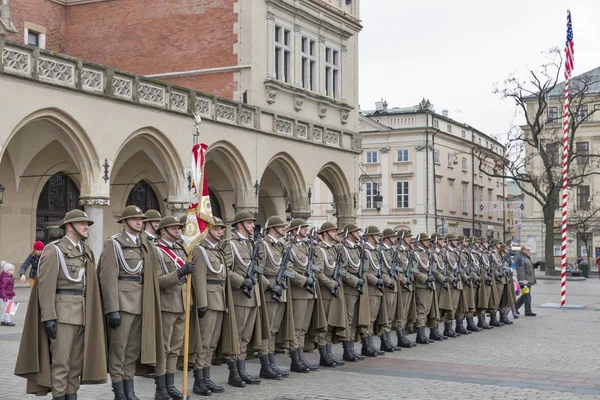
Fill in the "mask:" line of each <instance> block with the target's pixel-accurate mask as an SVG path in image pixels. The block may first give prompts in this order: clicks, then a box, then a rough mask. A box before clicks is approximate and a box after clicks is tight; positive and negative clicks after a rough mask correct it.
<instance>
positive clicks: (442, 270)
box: [427, 232, 454, 341]
mask: <svg viewBox="0 0 600 400" xmlns="http://www.w3.org/2000/svg"><path fill="white" fill-rule="evenodd" d="M431 243H432V246H431V262H432V266H433V268H432V271H433V277H434V278H435V293H436V295H437V300H438V307H439V316H438V318H437V319H433V318H429V320H428V323H427V326H429V339H433V340H438V341H439V340H446V339H448V336H446V335H442V334H441V333H440V331H439V330H438V322H440V321H441V322H444V323H445V322H446V321H447V320H449V319H453V318H454V316H453V315H452V295H451V294H450V284H449V283H448V278H447V277H446V267H445V257H444V249H443V243H444V237H443V236H442V235H440V234H439V233H437V232H435V233H433V234H432V235H431Z"/></svg>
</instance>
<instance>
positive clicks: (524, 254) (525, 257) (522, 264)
mask: <svg viewBox="0 0 600 400" xmlns="http://www.w3.org/2000/svg"><path fill="white" fill-rule="evenodd" d="M530 252H531V250H530V249H529V247H528V246H521V254H520V255H519V257H518V258H517V280H518V281H519V286H520V287H521V297H519V298H518V299H517V302H516V303H515V307H516V309H517V312H518V311H519V308H521V306H522V305H523V304H525V316H526V317H535V316H536V315H537V314H535V313H534V312H533V311H531V287H532V286H533V285H535V284H536V280H535V271H534V264H532V263H531V258H530V257H529V255H530ZM523 288H527V289H528V290H523ZM523 292H527V293H523Z"/></svg>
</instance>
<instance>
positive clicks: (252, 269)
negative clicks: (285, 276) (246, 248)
mask: <svg viewBox="0 0 600 400" xmlns="http://www.w3.org/2000/svg"><path fill="white" fill-rule="evenodd" d="M265 233H266V228H265V227H264V226H263V227H262V229H261V230H260V232H259V234H258V236H256V239H255V240H254V248H253V249H252V258H250V265H249V266H248V271H246V279H248V278H249V279H251V280H252V288H254V285H256V282H257V276H258V274H259V273H261V274H262V272H263V271H262V268H261V267H259V266H258V260H259V259H260V256H259V255H258V253H259V251H260V243H261V242H262V240H263V238H264V237H265ZM242 292H244V295H245V296H246V297H247V298H249V299H251V298H252V289H251V288H249V287H247V286H243V287H242Z"/></svg>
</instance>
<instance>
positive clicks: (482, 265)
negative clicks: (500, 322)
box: [471, 237, 493, 329]
mask: <svg viewBox="0 0 600 400" xmlns="http://www.w3.org/2000/svg"><path fill="white" fill-rule="evenodd" d="M472 246H473V251H472V253H471V258H472V260H471V262H472V265H473V270H474V272H475V273H476V274H477V277H478V287H477V293H476V295H475V302H476V306H477V327H478V328H480V329H493V327H492V326H490V325H489V324H488V323H487V320H486V316H485V314H486V312H487V309H488V307H489V303H490V298H491V297H492V289H491V288H492V286H491V285H492V283H493V282H492V278H491V275H490V270H489V263H490V261H489V256H488V254H487V252H486V249H485V247H484V246H483V245H482V244H481V239H480V238H477V237H474V238H473V242H472Z"/></svg>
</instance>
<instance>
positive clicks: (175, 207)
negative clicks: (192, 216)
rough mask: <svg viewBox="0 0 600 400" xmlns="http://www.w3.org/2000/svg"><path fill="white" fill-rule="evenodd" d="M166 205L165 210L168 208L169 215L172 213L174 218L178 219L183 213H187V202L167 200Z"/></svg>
mask: <svg viewBox="0 0 600 400" xmlns="http://www.w3.org/2000/svg"><path fill="white" fill-rule="evenodd" d="M166 207H167V210H169V211H170V212H171V215H173V216H174V217H175V218H177V219H179V218H181V217H182V216H183V215H185V214H187V210H188V207H189V203H187V202H175V201H168V202H167V203H166Z"/></svg>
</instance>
